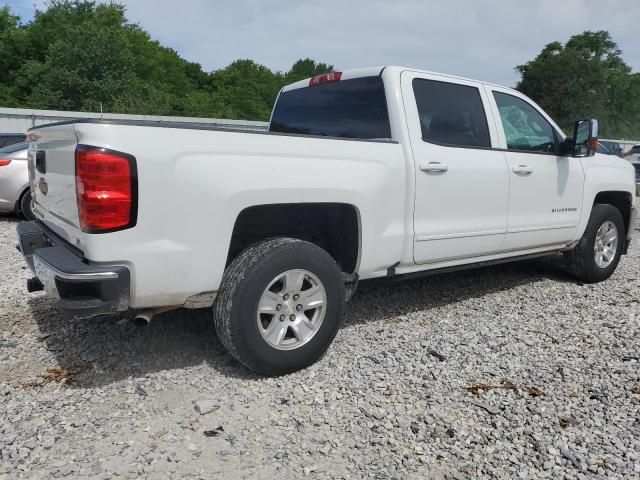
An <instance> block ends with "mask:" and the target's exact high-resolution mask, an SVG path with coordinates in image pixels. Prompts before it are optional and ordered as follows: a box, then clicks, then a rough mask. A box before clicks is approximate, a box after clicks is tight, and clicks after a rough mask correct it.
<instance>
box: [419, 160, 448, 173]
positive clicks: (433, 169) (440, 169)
mask: <svg viewBox="0 0 640 480" xmlns="http://www.w3.org/2000/svg"><path fill="white" fill-rule="evenodd" d="M420 170H422V171H423V172H428V173H444V172H446V171H447V170H449V167H448V166H447V165H446V164H445V163H442V162H429V163H423V164H422V165H420Z"/></svg>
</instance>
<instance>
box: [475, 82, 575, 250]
mask: <svg viewBox="0 0 640 480" xmlns="http://www.w3.org/2000/svg"><path fill="white" fill-rule="evenodd" d="M485 89H486V91H487V96H488V97H489V100H490V102H491V108H492V110H493V112H494V117H495V118H496V123H497V124H498V126H499V128H498V135H499V137H500V146H501V148H503V149H505V151H506V153H505V155H506V158H507V164H508V166H509V191H510V194H509V215H508V219H509V221H508V231H507V236H506V238H505V241H504V245H503V249H504V250H524V249H529V248H542V247H548V246H552V245H560V244H565V243H569V242H571V241H572V240H573V239H574V238H575V234H576V229H577V226H578V222H579V221H580V213H581V210H582V196H583V185H584V172H583V169H582V163H581V162H580V160H579V159H577V158H573V157H570V156H561V155H560V154H559V146H560V142H561V141H562V136H561V134H560V133H559V130H558V128H557V127H556V126H555V124H554V123H553V121H552V120H551V119H550V118H549V117H548V116H547V115H546V114H545V113H544V112H543V111H542V110H541V109H539V107H537V106H536V105H535V104H533V103H532V102H531V100H529V99H528V98H527V97H525V96H524V95H521V94H519V93H518V92H514V91H513V90H508V89H502V88H498V87H492V86H486V87H485Z"/></svg>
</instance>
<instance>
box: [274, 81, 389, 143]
mask: <svg viewBox="0 0 640 480" xmlns="http://www.w3.org/2000/svg"><path fill="white" fill-rule="evenodd" d="M269 131H271V132H282V133H294V134H305V135H320V136H328V137H342V138H356V139H389V138H391V128H390V124H389V113H388V111H387V99H386V96H385V92H384V83H383V81H382V78H381V77H380V76H376V77H361V78H353V79H351V80H339V81H337V82H330V83H321V84H319V85H314V86H311V87H305V88H297V89H294V90H289V91H286V92H283V93H281V94H280V96H279V97H278V101H277V102H276V106H275V108H274V111H273V115H272V118H271V124H270V126H269Z"/></svg>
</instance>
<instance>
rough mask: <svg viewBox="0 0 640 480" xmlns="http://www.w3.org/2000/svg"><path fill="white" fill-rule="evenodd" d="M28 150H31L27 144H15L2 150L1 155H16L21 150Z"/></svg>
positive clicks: (0, 150) (0, 149)
mask: <svg viewBox="0 0 640 480" xmlns="http://www.w3.org/2000/svg"><path fill="white" fill-rule="evenodd" d="M27 148H29V144H28V143H27V142H22V143H14V144H13V145H9V146H8V147H4V148H0V153H14V152H17V151H19V150H26V149H27Z"/></svg>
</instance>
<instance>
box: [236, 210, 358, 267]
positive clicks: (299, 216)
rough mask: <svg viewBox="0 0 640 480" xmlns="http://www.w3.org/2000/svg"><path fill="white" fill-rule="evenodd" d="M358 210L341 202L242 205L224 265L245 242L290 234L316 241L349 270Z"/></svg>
mask: <svg viewBox="0 0 640 480" xmlns="http://www.w3.org/2000/svg"><path fill="white" fill-rule="evenodd" d="M359 232H360V228H359V221H358V212H357V210H356V208H355V207H354V206H353V205H349V204H344V203H281V204H268V205H256V206H252V207H248V208H245V209H244V210H243V211H242V212H240V214H239V215H238V218H237V219H236V222H235V225H234V227H233V233H232V235H231V243H230V245H229V254H228V257H227V265H229V264H230V263H231V261H232V260H233V259H234V258H236V257H237V256H238V255H239V254H240V252H242V251H243V250H244V249H246V248H247V247H248V246H249V245H253V244H254V243H256V242H259V241H261V240H265V239H268V238H273V237H290V238H297V239H300V240H305V241H308V242H311V243H314V244H316V245H318V246H319V247H321V248H323V249H324V250H326V251H327V252H328V253H329V255H331V256H332V257H333V259H334V260H335V261H336V263H337V264H338V266H339V267H340V269H341V270H342V271H343V272H348V273H353V272H355V271H356V268H357V264H358V255H359V246H360V233H359Z"/></svg>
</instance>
